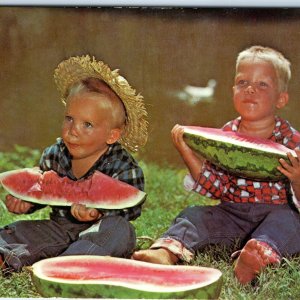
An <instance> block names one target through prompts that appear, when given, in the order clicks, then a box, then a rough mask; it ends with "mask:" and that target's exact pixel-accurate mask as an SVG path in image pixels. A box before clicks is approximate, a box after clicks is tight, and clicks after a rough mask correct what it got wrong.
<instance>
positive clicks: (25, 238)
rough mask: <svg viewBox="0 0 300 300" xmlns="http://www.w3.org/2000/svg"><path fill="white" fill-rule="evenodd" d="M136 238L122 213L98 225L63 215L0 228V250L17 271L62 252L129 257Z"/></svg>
mask: <svg viewBox="0 0 300 300" xmlns="http://www.w3.org/2000/svg"><path fill="white" fill-rule="evenodd" d="M135 242H136V236H135V230H134V227H133V225H132V224H131V223H130V222H128V221H127V220H125V219H124V218H123V217H120V216H112V217H104V218H103V219H101V221H100V222H99V223H97V224H95V225H92V224H91V223H80V222H78V223H74V222H70V221H68V220H67V219H66V218H61V219H57V220H36V221H17V222H15V223H12V224H10V225H7V226H5V227H4V228H1V229H0V254H1V255H2V256H3V258H4V261H5V263H6V265H7V266H8V267H11V268H13V269H14V270H15V271H20V270H21V268H22V267H23V266H26V265H32V264H33V263H35V262H36V261H39V260H41V259H44V258H49V257H55V256H60V255H109V256H115V257H129V256H130V255H131V253H132V252H133V250H134V247H135Z"/></svg>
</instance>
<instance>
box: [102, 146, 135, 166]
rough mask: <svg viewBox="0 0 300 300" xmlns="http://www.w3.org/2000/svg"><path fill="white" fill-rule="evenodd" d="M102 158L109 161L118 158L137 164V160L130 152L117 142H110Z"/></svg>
mask: <svg viewBox="0 0 300 300" xmlns="http://www.w3.org/2000/svg"><path fill="white" fill-rule="evenodd" d="M102 158H103V159H107V160H109V161H114V160H120V161H123V162H129V163H130V162H132V163H134V164H137V161H136V160H135V158H134V157H133V156H132V154H131V153H130V152H129V151H128V150H127V149H125V148H124V147H123V146H122V145H121V144H120V143H119V142H116V143H113V144H111V145H110V146H109V148H108V150H107V152H106V153H105V154H104V155H103V157H102Z"/></svg>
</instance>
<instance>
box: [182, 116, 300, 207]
mask: <svg viewBox="0 0 300 300" xmlns="http://www.w3.org/2000/svg"><path fill="white" fill-rule="evenodd" d="M240 121H241V119H240V117H239V118H237V119H235V120H232V121H230V122H228V123H227V124H225V125H224V126H223V130H224V131H237V130H238V127H239V124H240ZM270 140H272V141H273V142H276V143H279V144H283V145H284V146H286V147H287V148H290V149H295V148H300V133H299V132H298V131H297V130H295V129H294V128H293V127H291V125H290V124H289V122H288V121H286V120H283V119H282V118H280V117H276V118H275V128H274V130H273V133H272V136H271V137H270ZM197 182H198V185H197V186H196V188H195V189H194V190H195V191H196V192H198V193H199V194H201V195H203V196H207V197H210V198H214V199H220V200H221V201H227V202H256V203H272V204H283V203H287V202H288V199H289V197H291V187H290V183H289V181H288V180H281V181H274V182H270V181H253V180H250V179H246V178H241V177H236V176H233V175H231V174H229V173H228V172H226V171H224V170H221V169H220V168H218V167H216V166H215V165H213V164H211V163H209V162H205V164H204V165H203V168H202V171H201V174H200V178H199V180H198V181H197ZM194 184H196V183H195V181H193V180H192V179H191V176H190V175H188V176H187V177H186V178H185V182H184V185H185V186H186V187H191V186H193V187H194Z"/></svg>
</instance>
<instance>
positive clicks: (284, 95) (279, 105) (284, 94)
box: [276, 92, 289, 109]
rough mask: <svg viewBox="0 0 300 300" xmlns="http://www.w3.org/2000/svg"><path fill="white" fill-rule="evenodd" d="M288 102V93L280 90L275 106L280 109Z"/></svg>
mask: <svg viewBox="0 0 300 300" xmlns="http://www.w3.org/2000/svg"><path fill="white" fill-rule="evenodd" d="M288 102H289V94H288V93H287V92H282V93H280V95H279V99H278V101H277V104H276V108H278V109H280V108H283V107H285V106H286V105H287V104H288Z"/></svg>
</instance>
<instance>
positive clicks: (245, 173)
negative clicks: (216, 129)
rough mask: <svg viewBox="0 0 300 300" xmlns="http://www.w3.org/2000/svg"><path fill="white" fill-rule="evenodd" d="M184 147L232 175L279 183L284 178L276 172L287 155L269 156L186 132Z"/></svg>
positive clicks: (272, 154)
mask: <svg viewBox="0 0 300 300" xmlns="http://www.w3.org/2000/svg"><path fill="white" fill-rule="evenodd" d="M184 140H185V142H186V143H187V145H188V146H189V147H190V148H191V149H193V150H194V151H196V152H197V153H199V154H200V155H202V156H203V157H204V158H205V159H207V160H208V161H210V162H211V163H213V164H215V165H216V166H218V167H220V168H221V169H223V170H226V171H228V172H229V173H232V174H234V175H237V176H240V177H244V178H250V179H254V180H266V181H278V180H283V179H285V178H286V177H285V176H284V175H283V174H282V173H281V172H280V171H279V170H278V169H277V167H278V166H279V165H280V163H279V159H280V158H282V159H284V160H285V161H287V162H288V158H287V155H286V154H279V153H270V152H266V151H263V150H260V149H254V148H248V147H243V146H240V145H235V144H232V143H229V142H224V141H218V140H215V139H210V138H207V137H203V136H201V135H196V134H193V133H189V132H185V133H184Z"/></svg>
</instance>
